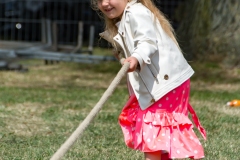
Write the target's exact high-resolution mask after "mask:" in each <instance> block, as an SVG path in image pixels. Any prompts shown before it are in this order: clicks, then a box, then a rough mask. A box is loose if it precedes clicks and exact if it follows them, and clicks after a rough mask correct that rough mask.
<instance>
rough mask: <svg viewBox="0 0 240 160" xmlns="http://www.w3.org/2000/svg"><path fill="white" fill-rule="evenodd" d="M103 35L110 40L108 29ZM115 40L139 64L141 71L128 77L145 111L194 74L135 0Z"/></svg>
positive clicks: (154, 21)
mask: <svg viewBox="0 0 240 160" xmlns="http://www.w3.org/2000/svg"><path fill="white" fill-rule="evenodd" d="M100 36H102V37H103V38H104V39H106V40H108V41H111V40H110V39H109V37H107V31H105V32H104V33H102V34H100ZM114 40H115V41H116V42H117V43H118V44H119V45H120V46H121V48H122V49H123V51H124V54H125V57H129V56H133V57H135V58H137V60H138V62H139V64H140V70H137V71H134V72H130V73H128V80H129V82H130V84H131V87H132V89H133V92H134V93H135V95H136V97H137V99H138V102H139V105H140V107H141V109H142V110H144V109H146V108H147V107H149V106H150V105H151V104H153V103H154V102H155V101H157V100H159V99H160V98H161V97H163V96H164V95H165V94H167V93H168V92H169V91H171V90H173V89H174V88H176V87H178V86H179V85H181V84H182V83H183V82H185V81H186V80H187V79H189V78H190V77H191V76H192V75H193V73H194V71H193V69H192V68H191V67H190V65H189V64H188V63H187V61H186V60H185V58H184V57H183V54H182V53H181V51H180V49H179V48H178V47H177V45H176V44H175V43H174V41H173V40H172V39H171V38H170V37H169V36H168V35H167V34H166V33H165V32H164V30H163V29H162V27H161V25H160V23H159V21H158V20H156V19H154V16H153V14H152V12H151V11H150V10H149V9H147V8H146V7H145V6H143V5H142V4H141V3H137V1H136V0H133V1H131V2H129V3H128V4H127V6H126V8H125V10H124V13H123V16H122V19H121V21H120V24H119V27H118V34H117V35H116V36H115V37H114Z"/></svg>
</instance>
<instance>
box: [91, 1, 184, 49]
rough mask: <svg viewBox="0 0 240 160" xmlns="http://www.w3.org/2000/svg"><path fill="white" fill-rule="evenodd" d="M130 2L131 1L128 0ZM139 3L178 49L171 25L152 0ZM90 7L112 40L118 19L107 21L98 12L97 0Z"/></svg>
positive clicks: (116, 29)
mask: <svg viewBox="0 0 240 160" xmlns="http://www.w3.org/2000/svg"><path fill="white" fill-rule="evenodd" d="M129 1H131V0H129ZM138 1H139V2H140V3H142V4H143V5H144V6H145V7H147V8H148V9H149V10H150V11H151V12H152V13H153V14H154V15H155V17H156V18H157V19H158V21H159V22H160V24H161V26H162V28H163V30H164V31H165V32H166V33H167V35H168V36H169V37H170V38H171V39H172V40H173V41H174V42H175V43H176V45H177V46H178V47H179V45H178V42H177V40H176V37H175V32H174V30H173V28H172V25H171V24H170V22H169V21H168V20H167V18H166V17H165V16H164V14H163V13H162V12H161V11H160V10H159V9H158V8H157V7H156V5H155V4H154V3H153V2H152V0H138ZM91 5H92V8H93V9H94V10H96V11H97V12H98V13H99V15H100V17H102V18H103V19H104V21H105V30H108V32H109V34H110V38H113V37H114V36H115V35H116V34H117V33H118V28H117V26H116V25H115V24H116V22H118V21H120V19H109V18H107V17H106V16H104V15H102V13H101V12H100V11H99V9H98V6H97V0H91ZM112 45H113V46H115V44H112Z"/></svg>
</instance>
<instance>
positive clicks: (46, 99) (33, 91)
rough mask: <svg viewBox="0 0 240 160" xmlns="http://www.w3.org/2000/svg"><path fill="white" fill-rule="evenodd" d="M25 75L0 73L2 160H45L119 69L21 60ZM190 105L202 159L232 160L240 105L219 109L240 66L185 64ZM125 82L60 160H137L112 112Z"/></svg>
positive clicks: (239, 79) (239, 132) (235, 89)
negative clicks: (189, 72) (204, 132)
mask: <svg viewBox="0 0 240 160" xmlns="http://www.w3.org/2000/svg"><path fill="white" fill-rule="evenodd" d="M22 64H24V65H25V66H26V67H27V68H28V69H29V71H28V72H25V73H21V72H15V71H0V77H1V78H0V84H1V85H0V160H47V159H50V157H51V156H52V155H53V154H54V153H55V152H56V151H57V149H58V148H59V147H60V146H61V144H63V143H64V142H65V140H66V139H67V138H68V137H69V136H70V135H71V133H72V132H73V131H74V130H75V129H76V128H77V127H78V125H79V123H80V122H81V121H82V120H83V119H84V118H85V117H86V116H87V115H88V113H89V112H90V110H91V109H92V107H94V106H95V104H96V103H97V102H98V100H99V99H100V97H101V96H102V94H103V93H104V91H105V90H106V89H107V87H108V86H109V84H110V83H111V81H112V79H113V78H114V77H115V75H116V73H117V72H118V70H119V69H120V65H119V63H118V62H104V63H102V64H96V65H90V64H77V63H63V62H61V63H58V64H53V65H44V63H43V61H41V60H25V61H22ZM190 64H191V65H192V66H193V68H194V69H195V71H196V73H195V75H194V76H193V78H192V82H191V83H192V89H191V104H192V106H193V107H194V108H195V110H196V112H197V114H198V116H199V118H200V121H201V123H202V125H203V126H204V127H205V129H206V130H207V135H208V140H207V141H204V140H203V139H202V138H201V136H200V134H199V133H198V131H196V132H197V134H198V135H199V137H200V140H201V142H202V143H203V146H204V148H205V156H206V158H205V159H207V160H238V159H240V158H239V153H238V152H239V151H240V140H239V136H240V107H239V108H230V107H227V106H226V105H225V104H226V103H227V101H229V100H232V99H240V69H231V70H227V69H224V67H222V66H221V65H219V64H218V63H214V62H191V63H190ZM125 82H126V80H125V79H123V80H122V81H121V83H120V85H119V86H118V88H117V89H116V91H115V92H114V94H113V95H112V96H111V97H110V98H109V100H108V101H107V102H106V103H105V105H104V107H103V109H102V110H101V111H100V113H99V114H98V115H97V117H96V118H95V119H94V120H93V121H92V122H91V124H90V125H89V127H88V128H87V129H86V130H85V131H84V133H83V135H82V136H81V138H80V139H78V141H77V142H76V143H75V144H74V145H73V147H72V148H71V149H70V150H69V151H68V152H67V153H66V154H65V156H64V158H63V159H66V160H78V159H81V160H123V159H124V160H141V159H143V155H142V153H140V152H138V151H134V150H130V149H128V148H127V147H126V146H125V144H124V141H123V136H122V132H121V129H120V127H119V125H118V121H117V119H118V115H119V113H120V111H121V108H122V107H123V105H124V103H125V101H126V100H127V98H128V95H127V88H126V86H125Z"/></svg>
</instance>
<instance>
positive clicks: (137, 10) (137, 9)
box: [126, 3, 151, 15]
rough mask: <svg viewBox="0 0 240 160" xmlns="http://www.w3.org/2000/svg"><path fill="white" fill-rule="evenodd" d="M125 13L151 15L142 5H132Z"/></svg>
mask: <svg viewBox="0 0 240 160" xmlns="http://www.w3.org/2000/svg"><path fill="white" fill-rule="evenodd" d="M126 12H131V13H134V14H137V15H139V14H140V15H141V14H145V13H151V12H150V10H149V9H148V8H147V7H145V6H144V5H143V4H142V3H134V4H132V5H129V6H127V7H126Z"/></svg>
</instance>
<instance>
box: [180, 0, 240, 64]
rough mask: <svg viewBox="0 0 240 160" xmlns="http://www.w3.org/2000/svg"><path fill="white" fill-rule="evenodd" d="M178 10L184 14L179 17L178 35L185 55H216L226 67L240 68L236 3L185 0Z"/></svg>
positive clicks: (239, 9) (239, 15)
mask: <svg viewBox="0 0 240 160" xmlns="http://www.w3.org/2000/svg"><path fill="white" fill-rule="evenodd" d="M179 11H183V13H184V15H183V16H182V14H181V17H178V18H179V19H180V18H181V20H182V23H181V24H180V27H179V28H178V30H177V35H179V37H181V38H180V45H181V46H182V48H183V51H184V52H186V53H187V55H193V58H204V57H207V58H209V56H213V55H215V56H216V55H217V56H218V57H223V58H224V62H227V63H228V64H233V65H240V1H239V0H186V1H185V4H184V7H182V8H181V9H179ZM177 15H180V14H177Z"/></svg>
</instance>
